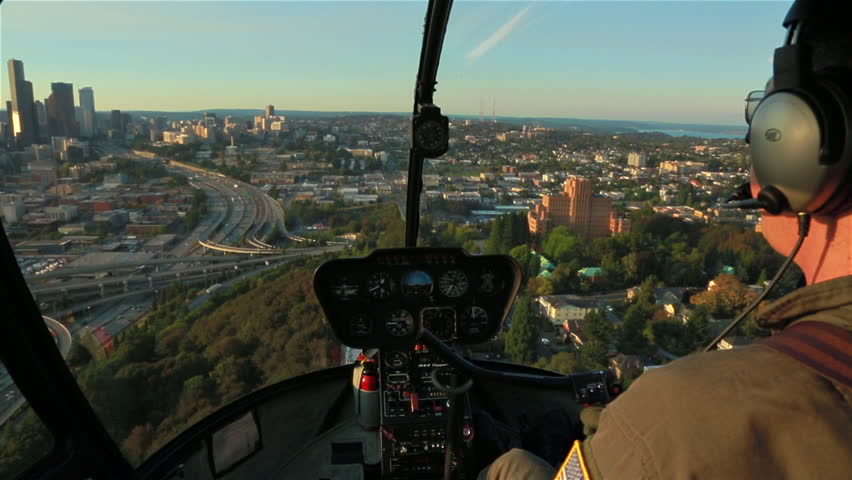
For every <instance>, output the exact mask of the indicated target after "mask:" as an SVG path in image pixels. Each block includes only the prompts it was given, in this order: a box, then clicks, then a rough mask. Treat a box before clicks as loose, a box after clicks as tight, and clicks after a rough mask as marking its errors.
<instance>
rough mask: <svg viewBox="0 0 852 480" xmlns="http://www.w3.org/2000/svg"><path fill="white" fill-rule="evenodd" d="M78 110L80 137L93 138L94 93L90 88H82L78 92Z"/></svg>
mask: <svg viewBox="0 0 852 480" xmlns="http://www.w3.org/2000/svg"><path fill="white" fill-rule="evenodd" d="M79 94H80V110H81V111H82V117H83V121H82V122H81V123H80V136H82V137H87V138H89V137H93V136H95V130H96V127H95V92H94V91H93V90H92V87H83V88H81V89H80V90H79Z"/></svg>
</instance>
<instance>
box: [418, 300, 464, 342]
mask: <svg viewBox="0 0 852 480" xmlns="http://www.w3.org/2000/svg"><path fill="white" fill-rule="evenodd" d="M420 319H421V320H422V323H423V328H425V329H428V330H429V331H430V332H432V333H433V334H435V336H436V337H438V338H440V339H442V340H449V339H453V338H455V336H456V311H455V310H454V309H452V308H450V307H438V308H425V309H423V311H422V312H420Z"/></svg>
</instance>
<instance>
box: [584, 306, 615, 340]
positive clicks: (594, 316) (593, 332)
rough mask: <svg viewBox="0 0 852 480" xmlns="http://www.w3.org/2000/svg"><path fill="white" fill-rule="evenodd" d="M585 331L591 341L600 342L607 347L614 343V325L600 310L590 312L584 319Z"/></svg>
mask: <svg viewBox="0 0 852 480" xmlns="http://www.w3.org/2000/svg"><path fill="white" fill-rule="evenodd" d="M583 331H584V332H585V333H586V337H588V339H589V341H594V342H599V343H601V344H603V345H607V344H609V343H611V342H612V337H613V333H614V332H613V328H612V324H611V323H610V321H609V320H607V318H606V314H605V313H603V312H602V311H600V310H590V311H589V312H588V313H586V316H585V317H584V318H583Z"/></svg>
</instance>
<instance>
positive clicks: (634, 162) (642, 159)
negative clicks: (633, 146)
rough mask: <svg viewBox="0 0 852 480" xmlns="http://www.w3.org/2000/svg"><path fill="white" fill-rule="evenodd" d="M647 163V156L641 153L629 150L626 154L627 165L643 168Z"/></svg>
mask: <svg viewBox="0 0 852 480" xmlns="http://www.w3.org/2000/svg"><path fill="white" fill-rule="evenodd" d="M647 163H648V157H647V156H646V155H643V154H641V153H636V152H630V153H629V154H628V155H627V165H629V166H631V167H634V168H644V167H645V165H646V164H647Z"/></svg>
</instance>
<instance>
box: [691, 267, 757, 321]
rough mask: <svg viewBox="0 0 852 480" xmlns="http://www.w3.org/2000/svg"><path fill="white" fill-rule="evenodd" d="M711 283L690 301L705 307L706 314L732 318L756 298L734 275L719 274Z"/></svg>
mask: <svg viewBox="0 0 852 480" xmlns="http://www.w3.org/2000/svg"><path fill="white" fill-rule="evenodd" d="M712 283H713V286H712V287H710V288H708V289H707V290H706V291H704V292H701V293H699V294H696V295H693V296H692V298H691V299H690V301H691V302H692V303H693V304H695V305H703V306H705V307H706V308H707V311H708V312H710V313H711V314H713V315H716V316H722V317H730V316H733V315H734V314H735V313H736V312H737V311H739V310H742V309H743V308H744V307H745V306H747V305H748V304H749V303H751V302H752V301H753V300H754V299H755V298H756V297H757V294H756V293H754V292H752V291H751V290H749V288H748V286H747V285H745V284H744V283H743V282H741V281H740V280H739V279H738V278H737V277H736V275H730V274H727V273H721V274H719V275H717V276H716V278H714V279H713V281H712Z"/></svg>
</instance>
